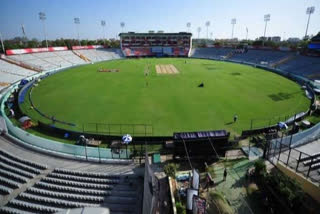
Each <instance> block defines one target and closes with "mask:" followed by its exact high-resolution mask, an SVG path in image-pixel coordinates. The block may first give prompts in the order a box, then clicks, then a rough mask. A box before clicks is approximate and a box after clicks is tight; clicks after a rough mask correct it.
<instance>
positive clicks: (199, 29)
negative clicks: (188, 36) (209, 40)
mask: <svg viewBox="0 0 320 214" xmlns="http://www.w3.org/2000/svg"><path fill="white" fill-rule="evenodd" d="M197 31H198V39H200V32H201V27H198V28H197Z"/></svg>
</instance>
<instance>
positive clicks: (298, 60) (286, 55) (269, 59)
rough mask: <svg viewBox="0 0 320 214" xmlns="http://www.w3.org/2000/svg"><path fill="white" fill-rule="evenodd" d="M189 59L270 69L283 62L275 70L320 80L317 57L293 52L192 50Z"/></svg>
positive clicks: (219, 49)
mask: <svg viewBox="0 0 320 214" xmlns="http://www.w3.org/2000/svg"><path fill="white" fill-rule="evenodd" d="M231 53H232V54H231ZM191 57H194V58H206V59H217V60H230V61H235V62H240V63H243V62H244V63H249V64H262V65H264V66H270V67H271V66H272V65H273V64H278V63H277V62H282V61H283V63H279V65H278V66H277V69H280V70H282V71H284V72H289V73H292V74H296V75H300V76H304V77H307V78H309V79H320V59H319V57H310V56H301V55H297V54H296V53H293V52H286V51H274V50H255V49H249V50H248V51H247V52H244V53H237V51H235V50H233V49H231V48H194V49H193V50H192V51H191ZM284 59H288V60H284Z"/></svg>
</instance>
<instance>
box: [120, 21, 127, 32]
mask: <svg viewBox="0 0 320 214" xmlns="http://www.w3.org/2000/svg"><path fill="white" fill-rule="evenodd" d="M125 25H126V24H125V23H124V22H121V23H120V27H121V29H122V33H123V28H124V26H125Z"/></svg>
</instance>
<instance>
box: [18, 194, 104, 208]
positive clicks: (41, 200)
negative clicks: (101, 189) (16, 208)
mask: <svg viewBox="0 0 320 214" xmlns="http://www.w3.org/2000/svg"><path fill="white" fill-rule="evenodd" d="M18 198H19V199H23V200H30V201H32V202H35V203H45V204H48V205H50V206H58V207H66V208H73V207H90V206H99V204H92V203H82V202H73V201H67V200H62V199H56V198H49V197H42V196H37V195H32V194H29V193H21V194H20V195H19V196H18Z"/></svg>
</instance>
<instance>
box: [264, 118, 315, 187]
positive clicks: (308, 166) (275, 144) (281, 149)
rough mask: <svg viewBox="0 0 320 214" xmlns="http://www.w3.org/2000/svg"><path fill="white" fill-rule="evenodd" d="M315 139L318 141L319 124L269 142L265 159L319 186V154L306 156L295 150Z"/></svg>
mask: <svg viewBox="0 0 320 214" xmlns="http://www.w3.org/2000/svg"><path fill="white" fill-rule="evenodd" d="M317 139H320V123H319V124H317V125H316V126H314V127H312V128H310V129H308V130H306V131H304V132H300V133H298V134H295V135H291V136H286V137H283V138H282V139H281V138H279V139H273V140H271V141H270V142H269V143H268V146H267V150H266V158H267V159H268V160H269V161H270V162H272V163H277V162H278V161H279V162H281V163H283V164H284V165H285V166H288V167H290V168H291V169H292V170H294V171H295V172H298V173H301V174H302V175H303V176H304V177H305V178H307V179H308V178H309V179H310V180H312V181H313V182H316V183H319V184H320V170H319V168H320V152H318V153H317V152H315V153H313V154H307V153H304V152H302V151H299V150H298V149H297V147H298V146H302V145H304V144H307V143H309V142H312V141H315V140H317Z"/></svg>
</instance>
